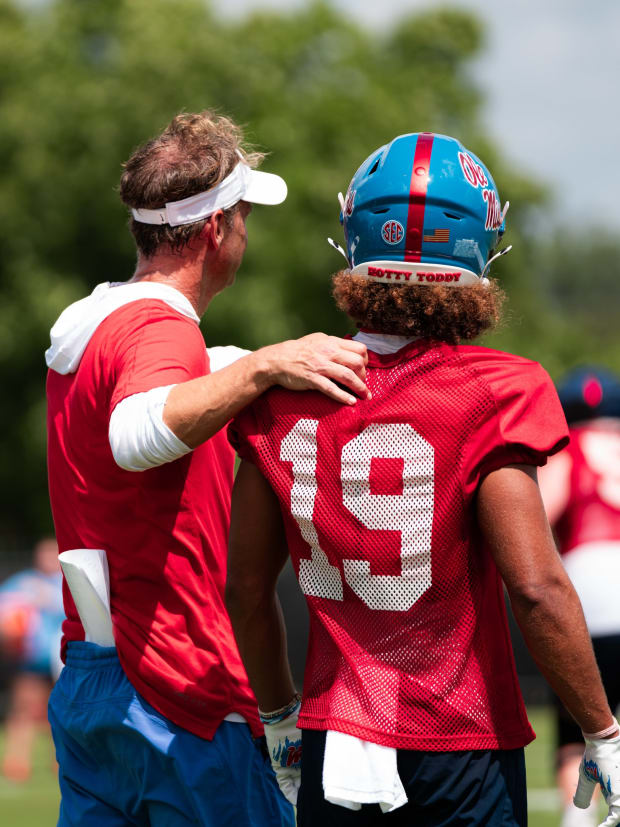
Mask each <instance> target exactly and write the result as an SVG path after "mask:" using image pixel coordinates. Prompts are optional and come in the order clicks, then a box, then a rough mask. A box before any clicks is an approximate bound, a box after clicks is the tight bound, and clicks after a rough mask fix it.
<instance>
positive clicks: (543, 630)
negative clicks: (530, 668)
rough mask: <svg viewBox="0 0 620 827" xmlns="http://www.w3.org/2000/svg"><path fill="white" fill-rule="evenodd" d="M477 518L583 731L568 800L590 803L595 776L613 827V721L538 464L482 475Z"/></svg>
mask: <svg viewBox="0 0 620 827" xmlns="http://www.w3.org/2000/svg"><path fill="white" fill-rule="evenodd" d="M478 519H479V523H480V526H481V528H482V531H483V533H484V535H485V537H486V539H487V541H488V543H489V545H490V548H491V553H492V554H493V557H494V559H495V562H496V564H497V568H498V570H499V572H500V574H501V576H502V578H503V580H504V583H505V585H506V589H507V590H508V594H509V597H510V603H511V605H512V609H513V612H514V615H515V618H516V620H517V623H518V624H519V627H520V629H521V632H522V633H523V637H524V639H525V642H526V644H527V647H528V649H529V651H530V653H531V655H532V657H533V658H534V660H535V661H536V663H537V664H538V666H539V668H540V671H541V672H542V673H543V675H544V676H545V677H546V679H547V681H548V682H549V684H550V685H551V687H552V688H553V689H554V691H555V692H556V694H557V695H558V696H559V698H560V699H561V701H562V703H563V704H564V705H565V707H566V708H567V710H568V711H569V712H570V713H571V715H572V716H573V718H574V719H575V720H576V721H577V723H578V724H579V726H580V727H581V729H582V731H583V733H584V737H585V741H586V748H585V752H584V756H583V758H582V760H581V765H580V767H579V781H578V784H577V791H576V793H575V797H574V799H573V800H574V803H575V804H576V806H577V807H581V808H586V807H588V805H589V803H590V800H591V798H592V793H593V791H594V788H595V787H596V785H597V784H598V785H599V786H600V788H601V791H602V793H603V796H604V798H605V802H606V804H607V806H608V816H607V818H606V819H605V821H604V823H603V826H602V827H615V825H618V824H620V734H619V732H618V723H617V721H616V720H615V718H614V717H613V716H612V713H611V709H610V708H609V704H608V703H607V698H606V697H605V690H604V689H603V684H602V682H601V678H600V674H599V671H598V667H597V664H596V660H595V658H594V653H593V651H592V645H591V643H590V636H589V634H588V630H587V627H586V623H585V620H584V617H583V611H582V609H581V603H580V602H579V598H578V597H577V593H576V592H575V589H574V588H573V586H572V583H571V582H570V580H569V579H568V576H567V575H566V572H565V571H564V567H563V566H562V564H561V562H560V557H559V555H558V553H557V551H556V548H555V544H554V542H553V537H552V535H551V529H550V528H549V524H548V521H547V517H546V514H545V510H544V506H543V503H542V499H541V497H540V492H539V489H538V484H537V481H536V469H535V468H534V467H533V466H528V465H512V466H506V467H504V468H500V469H499V470H497V471H493V472H492V473H490V474H489V475H488V476H487V477H485V479H484V480H483V481H482V483H481V485H480V490H479V496H478Z"/></svg>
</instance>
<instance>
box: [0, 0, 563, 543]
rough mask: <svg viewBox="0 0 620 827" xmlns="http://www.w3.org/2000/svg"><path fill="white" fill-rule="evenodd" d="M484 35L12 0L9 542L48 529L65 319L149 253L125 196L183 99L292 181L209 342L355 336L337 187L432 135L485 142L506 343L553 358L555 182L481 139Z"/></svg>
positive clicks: (320, 12)
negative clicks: (402, 141) (48, 393)
mask: <svg viewBox="0 0 620 827" xmlns="http://www.w3.org/2000/svg"><path fill="white" fill-rule="evenodd" d="M482 47H483V30H482V27H481V25H480V23H479V22H478V21H477V20H476V19H475V18H474V17H472V16H471V15H470V14H468V13H464V12H462V11H455V10H437V11H428V12H425V13H419V14H415V15H412V16H411V17H409V18H406V19H404V20H402V21H400V22H399V23H398V25H395V26H394V28H393V29H391V30H390V31H387V32H385V33H384V34H378V33H376V32H370V31H367V30H365V29H363V28H360V27H359V26H358V25H357V24H355V23H354V22H352V21H351V20H350V19H349V18H347V17H345V16H344V15H343V14H340V13H338V12H336V11H334V10H333V9H332V8H331V7H330V6H329V4H327V3H325V2H311V3H310V4H309V5H308V6H307V7H306V8H303V9H301V10H296V11H293V12H290V13H276V12H257V13H254V14H252V15H251V16H248V17H245V18H243V19H241V20H238V21H225V20H223V19H221V18H220V17H218V16H217V14H216V13H215V5H211V4H209V3H207V2H204V1H203V0H175V2H174V3H170V2H167V0H89V2H84V0H51V1H50V2H49V3H47V4H44V5H41V6H37V7H35V8H32V7H31V8H29V9H25V8H24V7H23V6H21V5H20V4H19V3H18V2H16V0H0V152H1V154H2V159H3V162H4V163H3V173H2V176H0V234H1V235H0V238H1V241H2V257H1V260H0V290H1V291H2V302H1V303H0V344H1V347H0V366H1V370H2V379H3V386H4V394H3V398H4V404H3V406H2V410H1V413H0V434H1V436H0V440H1V445H0V450H1V451H2V457H3V462H2V466H1V469H0V490H1V491H2V495H3V496H2V500H1V502H2V506H1V509H2V516H1V525H2V528H1V529H0V531H1V532H2V533H3V534H4V535H5V536H6V535H9V536H10V535H13V536H20V535H21V536H25V537H29V536H33V535H34V534H36V533H38V532H40V531H42V530H46V529H48V528H49V526H50V516H49V507H48V503H47V490H46V477H45V464H44V449H45V435H44V434H45V430H44V414H45V405H44V395H43V387H44V381H45V367H44V362H43V351H44V350H45V348H46V347H47V344H48V331H49V327H50V325H51V323H52V322H53V321H54V319H55V318H56V316H57V314H58V312H59V311H60V310H61V309H62V308H63V307H64V306H65V305H66V304H67V303H68V302H69V301H71V300H73V299H76V298H79V297H80V296H82V295H84V294H85V293H86V292H88V291H90V289H92V287H93V286H94V285H95V284H97V283H99V282H101V281H108V280H111V281H114V280H123V279H125V278H128V277H129V276H130V275H131V273H132V270H133V266H134V256H135V254H134V250H133V244H132V241H131V238H130V236H129V234H128V232H127V229H126V214H125V212H124V209H123V207H122V205H121V204H120V201H119V199H118V195H117V191H116V188H117V184H118V178H119V174H120V168H121V163H122V161H123V160H124V159H125V158H126V157H127V156H128V155H129V154H130V152H131V151H132V149H133V148H134V147H135V146H136V145H137V144H139V143H141V142H142V141H144V140H145V139H146V138H147V137H150V136H151V135H153V134H156V133H157V132H158V131H159V130H160V129H161V128H162V127H163V126H164V125H165V124H166V123H167V122H168V121H169V120H170V119H171V117H173V116H174V115H175V114H176V113H177V112H179V111H181V110H185V111H195V110H200V109H204V108H216V109H218V110H219V111H221V112H223V113H226V114H230V115H231V116H232V117H233V118H234V119H235V120H237V121H239V122H241V123H243V124H245V125H246V126H247V130H246V131H247V135H248V138H249V139H250V141H251V142H252V143H253V144H254V145H255V146H257V147H258V148H259V149H262V150H267V151H268V152H269V153H270V155H269V157H268V158H267V160H266V162H265V164H264V167H263V168H264V169H266V170H273V171H277V172H278V173H279V174H281V175H283V177H284V178H285V179H286V180H287V182H288V185H289V197H288V200H287V202H286V203H285V205H283V206H282V207H280V208H275V209H269V210H261V209H260V208H257V209H256V210H255V212H254V213H253V214H252V216H251V218H250V224H249V232H250V244H249V247H248V252H247V255H246V259H245V262H244V265H243V267H242V269H241V271H240V273H239V275H238V279H237V285H236V287H235V288H233V289H232V290H230V291H227V292H225V293H224V294H223V295H222V296H220V297H218V298H217V300H216V301H215V302H214V304H213V306H212V307H211V308H210V309H209V313H208V315H207V320H206V322H205V325H204V332H205V338H206V340H207V342H208V343H209V344H215V343H222V344H225V343H235V344H239V345H243V346H247V347H256V346H258V345H260V344H265V343H267V342H270V341H275V340H277V339H281V338H285V337H289V336H296V335H300V334H303V333H305V332H308V331H310V330H314V329H325V330H329V331H331V332H345V331H346V330H347V329H348V325H347V322H346V320H345V319H344V318H342V317H341V316H340V315H339V314H338V313H337V311H336V310H335V309H334V308H333V307H332V304H331V301H330V299H329V274H330V273H331V272H333V271H334V270H336V269H337V268H338V267H339V266H340V260H339V258H338V256H337V254H336V253H335V252H334V251H333V250H332V249H331V248H330V247H329V246H328V245H327V243H326V241H325V239H326V236H328V235H332V236H334V237H336V238H338V239H340V237H341V234H340V230H339V224H338V214H339V207H338V204H337V201H336V194H337V192H338V191H339V190H341V191H343V192H344V191H345V190H346V188H347V185H348V181H349V179H350V177H351V175H352V174H353V172H354V171H355V169H356V167H357V166H358V165H359V163H360V162H361V161H362V160H363V159H364V158H365V157H366V156H367V155H368V154H369V153H370V151H372V150H373V149H374V148H376V147H378V146H380V145H382V144H384V143H385V142H386V141H389V140H390V139H391V138H393V137H394V136H395V135H398V134H401V133H403V132H411V131H420V130H431V131H435V132H443V133H446V134H451V135H455V136H457V137H459V138H460V139H461V140H462V141H463V142H464V143H465V144H466V145H467V146H468V147H470V148H471V149H472V150H473V151H474V152H476V153H478V154H479V155H481V157H483V158H484V159H485V162H486V163H487V164H488V166H489V167H490V168H491V169H492V170H493V171H494V175H495V178H496V182H497V183H498V186H499V189H500V193H501V195H502V198H504V199H506V198H509V199H510V201H511V204H512V207H511V211H510V213H509V225H510V231H509V234H508V238H507V240H508V241H509V242H512V243H514V245H515V252H514V253H513V254H512V255H511V256H508V257H506V258H505V259H504V260H503V261H502V263H501V265H500V268H501V275H502V278H503V280H504V281H505V283H506V285H507V287H508V290H509V292H514V296H515V301H516V306H517V308H519V309H518V310H517V312H516V315H517V316H518V324H517V326H516V327H515V328H510V329H508V328H507V329H506V331H504V332H501V333H500V334H499V336H498V337H496V339H494V340H493V341H494V342H495V341H497V342H499V343H502V344H505V345H506V346H510V347H513V348H515V349H517V350H519V349H520V350H521V352H525V353H526V355H530V356H534V357H535V358H538V359H540V360H541V361H544V353H538V354H537V353H536V350H537V349H538V350H543V351H544V350H545V348H547V350H548V349H549V348H551V347H552V346H553V341H554V336H555V333H554V334H553V335H549V329H550V328H549V323H548V322H546V321H544V319H543V317H545V316H549V318H550V319H552V320H553V319H554V318H555V316H554V312H555V311H554V310H553V307H551V306H549V307H546V308H544V309H541V306H540V303H537V302H536V300H535V299H534V298H533V297H532V291H533V287H532V285H534V287H535V286H536V281H535V279H533V276H532V263H531V245H528V244H527V240H526V233H525V227H526V219H527V217H528V211H529V210H530V208H531V206H532V205H533V204H536V203H542V200H543V192H542V190H541V188H540V187H539V186H538V185H536V184H534V183H532V182H531V181H530V180H528V179H527V178H525V177H523V176H522V175H520V174H519V172H518V171H515V170H512V169H510V167H509V166H508V165H507V164H506V163H505V162H504V160H503V159H502V157H501V155H499V154H498V152H497V151H496V149H495V147H494V146H493V145H492V144H491V143H490V142H489V141H488V140H486V138H485V135H484V130H483V129H482V127H481V120H480V106H481V102H482V101H481V97H480V94H479V92H478V90H477V89H476V87H475V85H474V84H473V82H472V80H471V77H470V74H469V73H468V71H467V63H468V61H469V60H470V59H471V58H473V57H475V56H476V55H477V54H478V53H479V51H480V50H481V48H482ZM500 268H498V269H500ZM551 269H552V268H550V269H549V272H551ZM550 289H551V288H550ZM551 292H552V289H551ZM556 315H557V314H556ZM533 336H536V337H537V342H536V343H534V342H533V341H532V337H533ZM545 337H546V338H545ZM541 342H542V343H543V344H542V345H541V344H540V343H541ZM535 344H537V347H536V346H535ZM522 345H525V348H524V347H523V346H522ZM567 358H568V360H569V361H570V354H569V356H568V357H567ZM561 366H562V364H561V360H560V362H558V363H557V367H558V368H560V367H561Z"/></svg>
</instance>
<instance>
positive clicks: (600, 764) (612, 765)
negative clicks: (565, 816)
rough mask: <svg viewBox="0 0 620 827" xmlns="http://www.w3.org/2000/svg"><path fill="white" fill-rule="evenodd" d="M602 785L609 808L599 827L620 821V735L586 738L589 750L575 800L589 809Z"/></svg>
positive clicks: (585, 755)
mask: <svg viewBox="0 0 620 827" xmlns="http://www.w3.org/2000/svg"><path fill="white" fill-rule="evenodd" d="M597 784H598V785H599V786H600V788H601V791H602V793H603V797H604V798H605V802H606V804H607V806H608V807H609V814H608V816H607V818H606V819H605V821H603V823H602V824H601V825H600V827H615V826H616V825H617V824H620V735H616V737H615V738H600V739H598V738H597V739H590V738H586V750H585V753H584V755H583V758H582V760H581V765H580V767H579V781H578V783H577V791H576V792H575V797H574V798H573V802H574V804H575V806H576V807H580V808H581V809H584V810H585V809H586V808H587V807H588V806H589V804H590V801H591V799H592V793H593V792H594V788H595V787H596V785H597Z"/></svg>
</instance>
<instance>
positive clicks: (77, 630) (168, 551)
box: [47, 299, 262, 738]
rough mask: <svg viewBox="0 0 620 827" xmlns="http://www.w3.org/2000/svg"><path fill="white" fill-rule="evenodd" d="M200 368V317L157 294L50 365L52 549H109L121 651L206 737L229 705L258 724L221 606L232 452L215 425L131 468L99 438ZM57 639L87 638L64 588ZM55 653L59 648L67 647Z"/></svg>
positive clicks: (149, 696) (144, 682)
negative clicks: (74, 363)
mask: <svg viewBox="0 0 620 827" xmlns="http://www.w3.org/2000/svg"><path fill="white" fill-rule="evenodd" d="M208 373H209V363H208V356H207V352H206V348H205V343H204V340H203V338H202V334H201V333H200V330H199V328H198V325H197V324H196V323H195V322H194V321H192V320H191V319H188V318H187V317H185V316H183V315H181V314H180V313H177V312H176V311H175V310H173V309H172V308H170V307H169V306H168V305H166V304H165V303H164V302H163V301H157V300H151V299H146V300H140V301H136V302H133V303H131V304H128V305H126V306H124V307H122V308H120V309H118V310H116V311H114V312H113V313H112V314H111V315H110V316H108V317H107V318H106V319H105V321H103V322H102V323H101V324H100V325H99V327H98V328H97V330H96V331H95V333H94V335H93V337H92V339H91V340H90V342H89V344H88V346H87V348H86V351H85V352H84V355H83V357H82V360H81V362H80V365H79V368H78V370H77V372H76V373H73V374H68V375H61V374H59V373H56V372H55V371H53V370H50V371H49V373H48V380H47V396H48V474H49V487H50V498H51V504H52V511H53V515H54V523H55V527H56V536H57V538H58V544H59V548H60V551H65V550H67V549H73V548H101V549H105V551H106V552H107V556H108V562H109V567H110V592H111V609H112V618H113V621H114V634H115V639H116V645H117V649H118V655H119V658H120V661H121V664H122V666H123V669H124V670H125V673H126V674H127V677H128V678H129V680H130V682H131V683H132V684H133V686H134V687H135V688H136V689H137V690H138V691H139V692H140V693H141V694H142V695H143V697H144V698H145V699H146V700H147V701H148V702H149V703H150V704H152V705H153V706H154V707H155V708H156V709H158V710H159V711H160V712H161V713H162V714H163V715H165V716H166V717H167V718H169V719H170V720H171V721H173V722H174V723H176V724H178V725H180V726H183V727H185V728H186V729H188V730H190V731H191V732H193V733H195V734H197V735H200V736H202V737H204V738H212V737H213V734H214V732H215V730H216V728H217V726H218V725H219V723H220V722H221V720H222V719H223V718H224V717H225V716H226V715H227V714H228V713H230V712H238V713H240V714H241V715H243V716H244V717H245V718H246V720H247V721H248V722H249V723H250V725H251V726H252V729H253V731H254V733H255V734H260V732H262V729H261V726H260V723H259V721H258V717H257V711H256V701H255V699H254V696H253V694H252V692H251V690H250V688H249V684H248V680H247V676H246V674H245V670H244V669H243V666H242V664H241V659H240V657H239V653H238V651H237V646H236V644H235V641H234V637H233V633H232V628H231V626H230V621H229V619H228V615H227V613H226V609H225V605H224V585H225V581H226V557H227V544H228V529H229V519H230V496H231V489H232V481H233V466H234V453H233V451H232V450H231V448H230V445H229V444H228V441H227V439H226V434H225V432H224V431H222V432H220V433H218V434H216V435H215V436H214V437H212V438H211V439H210V440H208V442H206V443H204V444H203V445H201V446H199V447H198V448H196V449H195V450H194V451H192V452H191V453H190V454H187V455H186V456H184V457H181V458H180V459H177V460H176V461H174V462H171V463H167V464H165V465H161V466H159V467H157V468H152V469H150V470H148V471H143V472H139V473H133V472H130V471H124V470H123V469H122V468H120V467H119V466H118V465H117V464H116V462H115V461H114V458H113V456H112V451H111V448H110V444H109V441H108V426H109V421H110V415H111V413H112V411H113V410H114V407H115V406H116V404H117V403H118V402H120V401H121V400H122V399H124V398H125V397H127V396H130V395H132V394H135V393H140V392H142V391H147V390H150V389H151V388H154V387H158V386H162V385H169V384H174V383H178V382H184V381H187V380H189V379H193V378H196V377H198V376H204V375H205V374H208ZM64 597H65V609H66V613H67V619H66V620H65V622H64V624H63V631H64V641H65V642H66V641H67V640H83V639H84V630H83V628H82V625H81V623H80V620H79V617H78V614H77V611H76V609H75V606H74V603H73V600H72V599H71V595H70V593H69V591H68V589H67V587H66V584H65V592H64ZM63 649H64V646H63Z"/></svg>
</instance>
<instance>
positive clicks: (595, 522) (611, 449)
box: [555, 419, 620, 554]
mask: <svg viewBox="0 0 620 827" xmlns="http://www.w3.org/2000/svg"><path fill="white" fill-rule="evenodd" d="M570 435H571V441H570V445H568V446H567V447H566V448H565V449H564V450H565V453H566V454H567V455H568V456H569V457H570V459H571V470H570V483H569V490H570V494H569V498H568V502H567V504H566V508H565V509H564V511H563V512H562V515H561V517H560V518H559V519H558V521H557V523H556V525H555V531H556V535H557V538H558V543H559V546H560V551H561V552H562V554H567V553H569V552H570V551H571V550H573V549H575V548H579V547H581V546H585V545H588V544H590V543H600V542H604V543H609V542H615V543H618V542H620V423H619V422H618V421H616V420H608V419H598V420H595V421H593V422H589V423H584V424H583V425H579V426H575V427H573V428H571V431H570Z"/></svg>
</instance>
